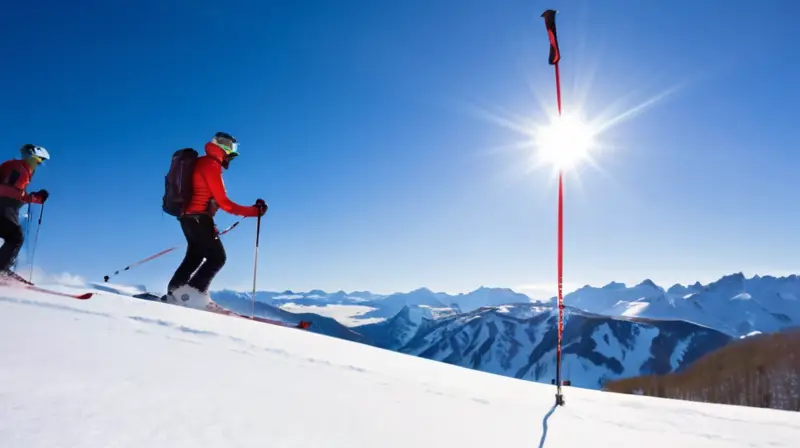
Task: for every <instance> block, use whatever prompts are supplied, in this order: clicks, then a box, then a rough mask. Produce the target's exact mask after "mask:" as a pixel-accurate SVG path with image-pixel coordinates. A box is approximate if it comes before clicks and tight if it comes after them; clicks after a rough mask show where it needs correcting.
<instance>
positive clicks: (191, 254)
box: [163, 132, 267, 308]
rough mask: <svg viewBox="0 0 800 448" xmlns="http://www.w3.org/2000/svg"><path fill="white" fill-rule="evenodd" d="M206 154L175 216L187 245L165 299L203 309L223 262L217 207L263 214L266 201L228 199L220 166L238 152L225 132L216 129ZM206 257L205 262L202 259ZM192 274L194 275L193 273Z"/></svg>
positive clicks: (208, 301)
mask: <svg viewBox="0 0 800 448" xmlns="http://www.w3.org/2000/svg"><path fill="white" fill-rule="evenodd" d="M205 151H206V155H205V156H202V157H199V158H198V159H197V162H196V164H195V167H194V172H193V174H192V190H193V192H192V199H191V201H190V203H189V205H188V207H187V208H186V210H185V211H184V212H183V214H182V215H181V216H180V217H179V218H178V220H179V221H180V223H181V229H182V230H183V234H184V236H185V237H186V242H187V243H188V247H187V249H186V256H185V257H184V259H183V262H182V263H181V264H180V266H178V269H177V270H176V271H175V274H174V275H173V276H172V279H171V280H170V281H169V284H168V286H167V296H165V298H163V299H164V300H165V301H167V302H171V303H177V304H182V305H184V306H189V307H192V308H206V306H208V304H209V303H211V300H210V297H209V295H208V287H209V285H210V284H211V281H212V280H213V279H214V277H215V276H216V275H217V273H218V272H219V270H220V269H222V266H223V265H224V264H225V261H226V255H225V248H224V247H223V246H222V241H221V240H220V239H219V235H218V233H219V231H218V230H217V227H216V225H215V224H214V215H216V213H217V210H219V209H220V208H221V209H222V210H223V211H226V212H228V213H230V214H232V215H238V216H249V217H255V216H263V215H264V213H266V211H267V204H266V203H265V202H264V200H263V199H258V200H257V201H256V203H255V205H251V206H243V205H239V204H237V203H235V202H233V201H232V200H230V199H229V198H228V195H227V193H226V191H225V184H224V183H223V181H222V169H223V168H225V169H228V166H229V164H230V162H231V160H233V159H234V158H235V157H236V156H238V155H239V152H238V142H237V141H236V139H235V138H234V137H232V136H231V135H230V134H227V133H225V132H217V134H216V135H215V136H214V138H213V139H212V140H211V141H210V142H208V143H206V145H205ZM204 259H205V262H204V261H203V260H204ZM192 273H194V275H192Z"/></svg>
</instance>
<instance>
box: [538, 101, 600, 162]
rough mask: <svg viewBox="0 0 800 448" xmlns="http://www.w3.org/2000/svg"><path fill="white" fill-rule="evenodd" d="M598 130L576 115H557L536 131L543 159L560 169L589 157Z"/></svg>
mask: <svg viewBox="0 0 800 448" xmlns="http://www.w3.org/2000/svg"><path fill="white" fill-rule="evenodd" d="M595 134H596V132H595V130H594V129H592V126H590V125H589V124H588V123H586V122H584V121H583V120H581V118H580V117H578V116H577V115H562V116H561V117H558V116H556V117H555V118H554V119H553V120H552V121H551V122H550V123H549V124H548V125H546V126H542V127H540V128H537V129H535V130H534V132H533V138H534V146H535V149H536V155H537V157H538V158H539V160H540V162H542V163H545V164H548V165H553V166H554V167H556V168H557V169H562V170H563V169H569V168H572V167H574V166H575V165H577V164H578V163H580V162H581V161H582V160H584V159H587V158H588V156H589V153H590V151H591V150H592V149H593V148H594V146H595V144H596V142H595Z"/></svg>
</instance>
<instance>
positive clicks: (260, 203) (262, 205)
mask: <svg viewBox="0 0 800 448" xmlns="http://www.w3.org/2000/svg"><path fill="white" fill-rule="evenodd" d="M255 207H256V208H257V209H258V216H264V213H267V208H268V207H267V203H266V202H264V200H263V199H257V200H256V205H255Z"/></svg>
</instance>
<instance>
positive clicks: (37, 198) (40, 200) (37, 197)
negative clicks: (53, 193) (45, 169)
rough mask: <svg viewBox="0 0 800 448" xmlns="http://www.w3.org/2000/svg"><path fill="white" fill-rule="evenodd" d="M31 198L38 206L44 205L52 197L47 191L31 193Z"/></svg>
mask: <svg viewBox="0 0 800 448" xmlns="http://www.w3.org/2000/svg"><path fill="white" fill-rule="evenodd" d="M30 197H31V202H34V203H36V204H44V201H46V200H47V198H48V197H50V193H48V192H47V190H39V191H35V192H33V193H31V194H30Z"/></svg>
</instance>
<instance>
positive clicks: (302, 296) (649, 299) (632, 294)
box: [212, 273, 800, 337]
mask: <svg viewBox="0 0 800 448" xmlns="http://www.w3.org/2000/svg"><path fill="white" fill-rule="evenodd" d="M239 294H240V293H239V292H236V291H230V290H222V291H214V292H212V297H214V298H220V297H221V298H224V297H226V296H227V297H230V296H234V297H236V296H238V295H239ZM256 297H257V301H259V302H264V303H267V304H270V305H273V306H276V307H279V308H280V307H281V306H282V305H285V304H290V303H291V304H297V305H305V306H325V305H360V306H364V307H369V308H372V309H371V310H369V311H368V312H365V313H364V314H362V315H361V316H359V317H362V318H364V319H368V318H380V319H384V320H385V319H390V318H392V317H393V316H395V315H397V314H398V313H400V312H401V311H402V310H403V309H404V307H406V306H408V307H411V308H413V307H416V306H426V307H429V308H431V309H451V310H454V311H456V312H471V311H474V310H476V309H478V308H480V307H482V306H499V305H507V304H519V303H554V302H555V297H552V298H550V299H547V300H544V301H534V300H533V299H531V298H530V297H529V296H528V295H526V294H523V293H519V292H515V291H513V290H511V289H509V288H487V287H481V288H478V289H476V290H474V291H471V292H468V293H462V294H447V293H442V292H434V291H431V290H430V289H428V288H419V289H416V290H413V291H410V292H398V293H394V294H387V295H381V294H373V293H371V292H365V291H359V292H352V293H347V292H344V291H337V292H333V293H327V292H325V291H321V290H313V291H309V292H293V291H283V292H267V291H259V292H257V293H256ZM564 303H565V304H566V305H567V306H570V307H572V308H575V309H580V310H584V311H587V312H590V313H594V314H599V315H605V316H618V317H642V318H651V319H660V320H664V319H668V320H676V319H678V320H685V321H687V322H693V323H695V324H697V325H701V326H706V327H710V328H714V329H716V330H718V331H721V332H723V333H726V334H728V335H731V336H734V337H740V336H744V335H747V334H751V333H753V332H761V333H770V332H774V331H778V330H781V329H784V328H789V327H792V326H797V325H800V277H798V276H797V275H790V276H788V277H773V276H758V275H756V276H754V277H752V278H745V276H744V275H743V274H742V273H735V274H730V275H726V276H723V277H722V278H720V279H719V280H717V281H715V282H712V283H709V284H707V285H703V284H701V283H700V282H696V283H694V284H692V285H688V286H684V285H680V284H675V285H672V286H671V287H669V288H668V289H665V288H663V287H661V286H658V285H657V284H655V282H653V281H652V280H649V279H646V280H644V281H642V282H640V283H639V284H637V285H635V286H630V287H629V286H627V285H625V284H624V283H619V282H611V283H608V284H607V285H605V286H602V287H594V286H588V285H587V286H584V287H582V288H580V289H578V290H576V291H573V292H571V293H569V294H566V295H565V296H564Z"/></svg>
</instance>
